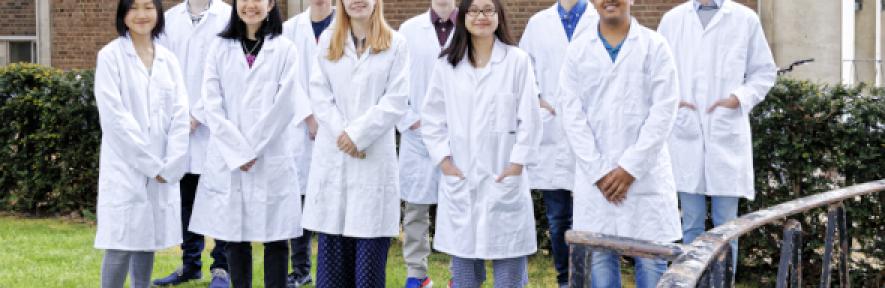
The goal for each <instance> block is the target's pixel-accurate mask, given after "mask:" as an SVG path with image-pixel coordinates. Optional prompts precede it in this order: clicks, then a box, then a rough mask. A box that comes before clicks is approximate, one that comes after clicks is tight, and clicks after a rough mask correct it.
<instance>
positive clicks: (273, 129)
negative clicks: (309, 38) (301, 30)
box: [246, 46, 310, 155]
mask: <svg viewBox="0 0 885 288" xmlns="http://www.w3.org/2000/svg"><path fill="white" fill-rule="evenodd" d="M283 55H284V56H283V57H285V58H284V59H279V60H278V61H283V62H284V64H283V71H282V75H281V76H280V78H279V79H280V82H278V83H276V84H277V85H275V86H276V87H274V88H276V89H275V90H273V92H274V93H275V95H274V96H273V99H274V102H273V105H272V106H271V107H270V109H268V110H267V111H265V112H264V114H262V115H261V116H260V117H258V121H257V122H255V124H253V125H252V127H251V128H250V129H249V133H247V134H246V135H248V137H247V138H246V139H248V140H249V141H250V143H252V151H255V154H257V155H261V154H262V152H263V151H264V148H265V147H267V144H268V143H270V142H272V141H273V140H275V139H276V137H279V135H280V134H281V133H282V131H283V129H284V128H286V127H287V126H289V125H291V124H293V122H294V123H295V124H297V123H299V122H301V121H303V120H304V118H307V115H310V109H309V108H308V107H309V106H308V105H307V103H308V102H309V100H308V99H307V95H306V94H305V93H304V89H302V88H301V84H300V83H299V81H298V79H299V78H298V77H299V76H298V73H299V72H300V71H298V70H299V69H298V59H297V58H298V56H297V55H298V53H297V52H296V48H295V47H294V46H291V47H288V50H287V51H286V53H283Z"/></svg>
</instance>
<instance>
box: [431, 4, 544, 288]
mask: <svg viewBox="0 0 885 288" xmlns="http://www.w3.org/2000/svg"><path fill="white" fill-rule="evenodd" d="M458 11H459V12H458V22H457V23H456V25H457V28H456V29H455V35H454V36H453V39H452V42H451V44H450V46H449V47H448V48H447V49H445V50H443V52H442V54H441V58H440V59H439V61H438V62H437V63H436V66H435V68H434V72H433V76H432V78H431V80H430V84H429V88H428V91H427V96H426V97H427V98H426V99H425V100H424V107H423V110H422V114H421V123H422V127H421V129H422V130H421V132H422V135H423V136H424V142H425V144H426V145H427V148H428V150H429V151H430V157H431V159H432V161H433V163H438V164H439V168H440V170H441V171H442V174H443V177H442V178H443V180H442V181H441V183H440V185H439V190H440V191H439V195H440V196H439V204H438V205H439V206H438V208H437V213H438V214H437V222H436V225H437V226H436V237H435V238H434V243H433V244H434V248H436V249H437V250H439V251H442V252H445V253H448V254H450V255H452V265H451V269H452V271H451V272H452V287H456V288H464V287H470V288H472V287H480V286H481V285H482V282H484V280H485V271H484V260H492V266H493V268H494V278H495V279H494V283H495V287H523V286H525V285H526V284H527V283H528V276H527V273H526V256H527V255H530V254H533V253H535V251H536V250H537V247H536V246H535V221H534V214H533V212H532V199H531V195H530V194H529V185H528V179H527V178H526V177H525V176H524V175H523V173H522V172H523V168H524V166H525V165H529V164H532V163H534V162H535V159H533V157H532V156H533V155H536V154H537V153H536V152H537V147H538V145H539V144H540V143H539V142H540V139H541V138H540V135H541V131H540V128H541V120H540V111H539V109H538V106H539V103H538V91H537V89H536V87H535V75H534V72H533V69H532V65H531V60H530V58H529V56H528V54H526V53H525V52H523V51H522V50H520V49H519V48H516V47H515V46H513V45H514V41H513V40H512V38H511V37H510V34H508V31H509V29H508V25H507V20H506V15H504V9H503V7H502V3H501V1H499V0H464V1H462V2H461V5H460V6H459V7H458Z"/></svg>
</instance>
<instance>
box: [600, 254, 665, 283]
mask: <svg viewBox="0 0 885 288" xmlns="http://www.w3.org/2000/svg"><path fill="white" fill-rule="evenodd" d="M591 257H592V259H591V260H590V282H591V285H590V286H591V287H593V288H609V287H621V265H620V262H619V261H618V260H619V259H620V258H621V257H620V255H618V254H616V253H614V252H607V251H600V252H596V251H594V252H593V254H592V256H591ZM633 260H634V261H635V262H636V268H635V270H636V287H637V288H646V287H655V286H656V285H657V283H658V280H660V279H661V275H663V274H664V271H665V270H667V261H665V260H656V259H648V258H640V257H633Z"/></svg>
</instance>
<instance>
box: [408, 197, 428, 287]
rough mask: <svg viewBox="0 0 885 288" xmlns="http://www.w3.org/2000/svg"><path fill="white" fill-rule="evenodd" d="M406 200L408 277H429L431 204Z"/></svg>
mask: <svg viewBox="0 0 885 288" xmlns="http://www.w3.org/2000/svg"><path fill="white" fill-rule="evenodd" d="M431 205H433V204H414V203H409V202H405V207H404V208H403V232H404V233H403V234H405V239H404V240H403V259H404V261H405V262H406V268H407V269H406V270H407V271H406V273H407V277H412V278H418V279H423V278H425V277H427V257H428V256H430V235H428V234H429V233H430V206H431Z"/></svg>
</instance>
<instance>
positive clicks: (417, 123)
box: [409, 120, 421, 131]
mask: <svg viewBox="0 0 885 288" xmlns="http://www.w3.org/2000/svg"><path fill="white" fill-rule="evenodd" d="M418 128H421V120H418V121H415V124H412V126H409V130H412V131H415V130H416V129H418Z"/></svg>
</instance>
